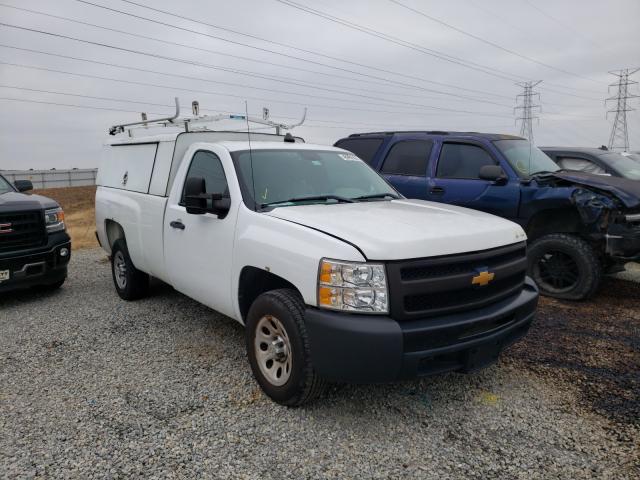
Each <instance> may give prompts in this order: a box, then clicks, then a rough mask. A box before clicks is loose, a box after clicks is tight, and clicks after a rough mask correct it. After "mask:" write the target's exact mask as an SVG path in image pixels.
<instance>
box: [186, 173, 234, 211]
mask: <svg viewBox="0 0 640 480" xmlns="http://www.w3.org/2000/svg"><path fill="white" fill-rule="evenodd" d="M206 192H207V188H206V182H205V180H204V178H201V177H190V178H187V181H186V182H185V185H184V204H185V207H186V209H187V213H190V214H192V215H202V214H204V213H213V214H215V215H218V217H219V218H224V217H225V216H226V215H227V213H229V209H230V208H231V199H230V198H229V197H228V196H224V195H223V194H222V193H206ZM209 201H211V204H210V206H209V205H208V203H209Z"/></svg>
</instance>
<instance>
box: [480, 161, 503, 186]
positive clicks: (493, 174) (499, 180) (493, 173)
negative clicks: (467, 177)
mask: <svg viewBox="0 0 640 480" xmlns="http://www.w3.org/2000/svg"><path fill="white" fill-rule="evenodd" d="M478 176H479V177H480V179H481V180H489V181H491V182H495V183H496V184H499V185H502V184H504V183H506V181H507V176H506V175H505V173H504V170H502V167H501V166H500V165H484V166H482V167H480V173H479V174H478Z"/></svg>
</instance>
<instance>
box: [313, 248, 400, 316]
mask: <svg viewBox="0 0 640 480" xmlns="http://www.w3.org/2000/svg"><path fill="white" fill-rule="evenodd" d="M388 297H389V295H388V289H387V276H386V273H385V270H384V265H382V264H379V263H355V262H341V261H338V260H327V259H322V260H321V261H320V269H319V274H318V307H320V308H328V309H331V310H343V311H349V312H362V313H388V312H389V299H388Z"/></svg>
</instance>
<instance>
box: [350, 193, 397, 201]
mask: <svg viewBox="0 0 640 480" xmlns="http://www.w3.org/2000/svg"><path fill="white" fill-rule="evenodd" d="M375 198H392V199H394V200H397V199H399V198H400V197H399V196H398V195H396V194H394V193H373V194H371V195H362V196H360V197H354V198H353V200H369V199H375Z"/></svg>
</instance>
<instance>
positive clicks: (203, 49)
mask: <svg viewBox="0 0 640 480" xmlns="http://www.w3.org/2000/svg"><path fill="white" fill-rule="evenodd" d="M0 6H2V7H6V8H12V9H15V10H20V11H25V12H29V13H35V14H38V15H43V16H46V17H50V18H56V19H60V20H65V21H68V22H73V23H78V24H80V25H86V26H90V27H94V28H99V29H103V30H107V31H111V32H116V33H121V34H124V35H129V36H133V37H137V38H143V39H146V40H152V41H156V42H161V43H164V44H169V45H175V46H179V47H184V48H189V49H191V50H200V51H204V52H207V53H215V54H220V55H226V56H229V57H232V58H238V59H242V60H249V61H254V62H258V63H265V64H267V65H272V66H280V67H284V68H293V69H296V70H301V71H304V72H307V73H313V74H321V75H322V74H323V73H322V72H318V71H315V70H308V69H301V68H297V67H289V66H286V65H281V64H277V63H272V62H266V61H262V60H255V59H251V58H248V57H242V56H238V55H232V54H227V53H223V52H219V51H216V50H209V49H205V48H201V47H196V46H193V45H187V44H183V43H177V42H171V41H168V40H162V39H158V38H154V37H148V36H146V35H140V34H137V33H132V32H126V31H124V30H118V29H114V28H110V27H104V26H102V25H96V24H94V23H88V22H83V21H80V20H76V19H72V18H68V17H63V16H60V15H53V14H50V13H46V12H41V11H37V10H31V9H27V8H21V7H14V6H11V5H6V4H3V3H0ZM219 68H223V67H219ZM234 71H239V72H243V73H250V74H253V75H260V77H259V78H264V79H268V80H273V79H277V80H278V81H284V82H288V83H290V82H291V81H292V80H295V81H296V82H302V81H301V80H298V79H291V78H284V77H279V76H275V75H264V74H260V73H258V72H250V71H242V70H234ZM323 75H329V76H335V77H338V78H342V79H347V80H351V81H354V80H356V79H354V78H350V77H345V76H340V75H332V74H326V73H325V74H323ZM360 81H363V80H360ZM364 81H366V80H364ZM369 82H370V81H369ZM304 83H305V84H310V85H314V84H315V85H318V84H317V83H315V82H308V81H305V82H304ZM370 83H375V84H377V85H384V86H388V84H384V83H380V82H370ZM295 84H296V85H298V83H295ZM305 86H306V85H305ZM329 86H334V87H340V88H355V87H345V86H338V85H333V84H329ZM407 86H409V85H407ZM411 87H412V88H415V89H419V90H423V91H427V92H431V93H436V94H439V95H446V96H449V97H452V98H456V99H458V100H465V101H474V102H478V103H487V104H491V105H498V106H503V107H507V105H504V104H500V103H497V102H493V101H490V100H486V99H480V98H476V97H470V96H466V95H457V94H454V93H450V92H445V91H440V90H434V89H430V88H425V87H419V86H411ZM314 88H315V87H314ZM321 89H323V90H324V88H321ZM359 90H360V91H361V90H362V89H361V88H359ZM367 91H368V92H370V93H379V94H382V95H388V94H390V92H381V91H379V90H367ZM402 95H403V96H408V97H412V96H414V95H411V94H402ZM418 98H420V97H418ZM422 98H426V97H422ZM430 99H432V100H440V99H439V98H433V97H431V98H430Z"/></svg>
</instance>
